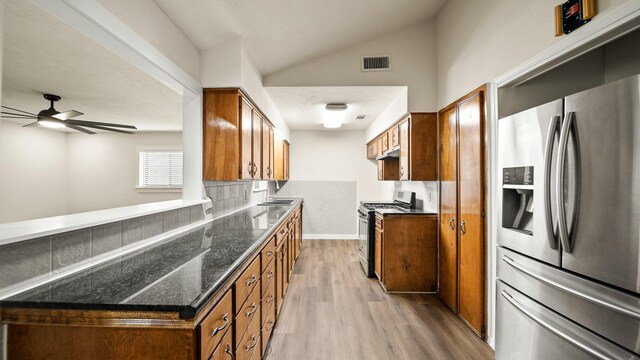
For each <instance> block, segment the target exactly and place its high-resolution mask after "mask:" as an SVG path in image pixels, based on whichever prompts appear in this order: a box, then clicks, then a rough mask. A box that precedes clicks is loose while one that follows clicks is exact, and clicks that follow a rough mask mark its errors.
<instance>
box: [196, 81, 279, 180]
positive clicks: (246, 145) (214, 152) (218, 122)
mask: <svg viewBox="0 0 640 360" xmlns="http://www.w3.org/2000/svg"><path fill="white" fill-rule="evenodd" d="M202 114H203V171H202V173H203V178H204V180H238V179H241V180H251V179H272V178H273V176H272V175H269V174H270V173H273V161H272V160H271V159H272V156H271V154H272V149H273V146H272V143H273V140H272V139H273V125H272V124H271V123H270V122H269V120H268V119H267V118H266V117H265V116H264V115H263V114H262V113H261V112H260V110H259V109H258V108H257V107H256V106H255V105H254V104H253V103H252V102H251V100H250V99H249V98H248V97H247V96H246V95H245V94H244V93H243V92H242V91H241V90H240V89H235V88H234V89H204V101H203V111H202Z"/></svg>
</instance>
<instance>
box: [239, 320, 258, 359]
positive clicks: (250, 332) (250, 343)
mask: <svg viewBox="0 0 640 360" xmlns="http://www.w3.org/2000/svg"><path fill="white" fill-rule="evenodd" d="M258 320H259V318H256V319H253V321H252V322H251V324H250V325H249V328H248V329H247V333H246V334H245V335H244V338H243V339H242V340H240V341H238V344H237V345H238V346H237V347H236V360H247V359H251V356H252V355H253V353H254V351H255V350H256V349H258V350H257V351H260V321H258ZM236 339H237V338H236ZM258 358H259V357H258Z"/></svg>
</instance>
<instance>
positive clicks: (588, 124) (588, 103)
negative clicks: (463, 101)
mask: <svg viewBox="0 0 640 360" xmlns="http://www.w3.org/2000/svg"><path fill="white" fill-rule="evenodd" d="M498 128H499V135H498V136H499V145H498V152H499V154H498V163H499V168H500V170H501V171H502V176H503V178H502V186H501V188H500V189H499V200H498V204H499V206H498V207H499V210H498V213H499V214H498V218H499V221H500V226H499V230H498V245H499V247H498V259H497V261H498V284H497V295H496V296H497V311H496V316H497V317H496V324H497V325H496V358H497V359H590V358H596V359H599V358H602V359H638V358H640V356H639V355H638V354H640V270H639V269H640V77H639V76H633V77H630V78H627V79H623V80H620V81H617V82H614V83H610V84H606V85H603V86H600V87H597V88H593V89H590V90H587V91H583V92H581V93H578V94H574V95H571V96H567V97H565V98H563V99H558V100H556V101H553V102H550V103H547V104H544V105H541V106H539V107H537V108H534V109H530V110H527V111H523V112H521V113H518V114H515V115H512V116H509V117H506V118H503V119H500V120H499V122H498Z"/></svg>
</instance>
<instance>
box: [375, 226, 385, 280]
mask: <svg viewBox="0 0 640 360" xmlns="http://www.w3.org/2000/svg"><path fill="white" fill-rule="evenodd" d="M374 259H375V263H374V272H375V273H376V276H378V280H380V282H382V281H383V280H382V231H381V230H380V229H379V228H376V241H375V255H374Z"/></svg>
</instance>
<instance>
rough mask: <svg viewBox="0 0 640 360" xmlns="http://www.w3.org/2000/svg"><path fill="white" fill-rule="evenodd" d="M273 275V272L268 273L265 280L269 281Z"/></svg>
mask: <svg viewBox="0 0 640 360" xmlns="http://www.w3.org/2000/svg"><path fill="white" fill-rule="evenodd" d="M275 274H276V273H274V272H273V271H269V275H267V279H271V278H272V277H273V275H275Z"/></svg>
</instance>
